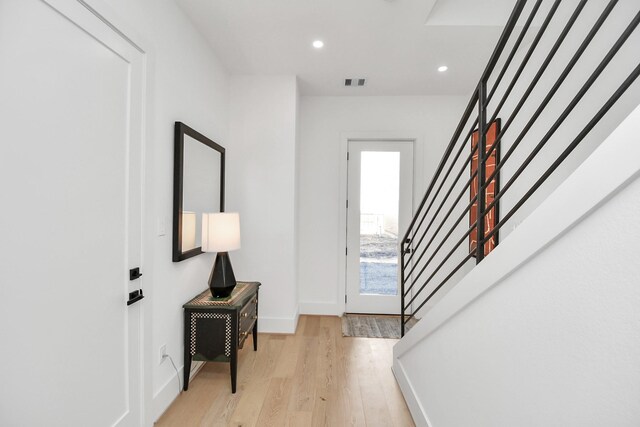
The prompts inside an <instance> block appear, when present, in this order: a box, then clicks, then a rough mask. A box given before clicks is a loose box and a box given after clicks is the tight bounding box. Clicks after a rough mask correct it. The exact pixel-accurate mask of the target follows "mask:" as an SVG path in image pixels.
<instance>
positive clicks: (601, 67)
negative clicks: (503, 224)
mask: <svg viewBox="0 0 640 427" xmlns="http://www.w3.org/2000/svg"><path fill="white" fill-rule="evenodd" d="M638 23H640V12H639V13H638V14H636V16H635V17H634V18H633V20H632V21H631V23H630V24H629V25H628V26H627V28H625V31H624V32H623V33H622V35H621V36H620V37H619V38H618V40H617V41H616V43H615V44H614V46H613V47H612V48H611V50H610V51H609V52H608V53H607V55H605V57H604V59H603V60H602V61H601V62H600V64H598V67H597V68H596V69H595V70H594V71H593V73H591V75H590V76H589V78H588V79H587V81H586V82H585V84H584V85H582V87H581V88H580V90H579V91H578V93H577V94H576V95H575V96H574V97H573V99H572V100H571V102H570V103H569V105H568V106H567V107H566V108H565V109H564V111H562V114H560V116H559V117H558V119H557V120H556V121H555V122H554V123H553V125H552V126H551V127H550V128H549V130H548V131H547V133H546V134H545V135H544V137H543V138H542V140H540V142H539V143H538V145H536V147H535V148H534V149H533V150H532V151H531V153H529V155H528V156H527V158H526V159H525V160H524V162H523V163H522V164H521V165H520V167H519V168H518V169H517V170H516V171H515V173H514V174H513V176H512V177H511V178H510V179H509V181H507V183H506V184H505V185H504V187H502V188H501V189H500V191H499V192H498V193H496V194H495V195H494V199H493V201H492V202H491V203H490V204H489V206H488V207H487V211H488V210H489V209H491V208H492V207H493V206H495V205H496V203H497V202H498V200H500V198H501V197H502V196H503V195H504V194H505V193H506V192H507V190H509V188H510V187H511V186H512V185H513V183H514V182H515V181H516V180H517V179H518V177H519V176H520V175H521V174H522V172H524V170H525V168H526V167H527V166H528V165H529V163H531V161H533V159H534V158H535V157H536V156H537V154H538V153H539V152H540V150H542V148H543V147H544V146H545V145H546V143H547V142H548V141H549V139H550V138H551V137H552V136H553V134H554V133H555V132H556V131H557V130H558V128H559V127H560V126H561V125H562V123H563V122H564V121H565V120H566V118H567V117H568V116H569V114H570V113H571V112H572V111H573V109H574V108H575V107H576V105H578V103H579V102H580V100H581V99H582V98H583V97H584V95H585V94H586V93H587V91H588V90H589V88H591V86H592V85H593V83H594V82H595V81H596V80H597V79H598V77H599V76H600V74H602V72H603V71H604V69H605V68H606V67H607V65H609V63H610V62H611V60H612V59H613V57H614V56H615V55H616V53H618V51H619V50H620V48H621V47H622V45H623V44H624V43H625V42H626V40H627V39H628V38H629V36H630V35H631V33H633V31H634V30H635V28H636V27H637V26H638ZM514 144H515V142H514ZM511 148H513V146H512V147H511ZM511 148H510V149H509V151H510V153H508V154H511V152H513V150H512V149H511ZM505 161H506V156H505V159H503V161H502V162H500V165H496V171H498V170H499V167H501V166H503V165H504V162H505ZM496 171H494V172H493V173H492V176H494V175H496ZM489 182H490V181H489Z"/></svg>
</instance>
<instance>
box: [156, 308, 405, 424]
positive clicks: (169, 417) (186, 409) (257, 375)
mask: <svg viewBox="0 0 640 427" xmlns="http://www.w3.org/2000/svg"><path fill="white" fill-rule="evenodd" d="M395 342H396V340H392V339H381V338H347V337H343V336H342V332H341V324H340V318H339V317H329V316H301V317H300V323H299V324H298V330H297V332H296V334H295V335H275V334H260V335H259V337H258V351H257V352H254V351H253V345H252V343H251V341H250V339H247V342H246V344H245V346H244V349H243V350H240V353H239V364H238V390H237V392H236V394H231V383H230V379H229V365H228V364H226V363H207V364H206V365H205V366H204V367H203V368H202V370H201V371H200V372H199V373H198V375H197V376H196V377H195V378H194V379H193V380H192V381H191V382H190V383H189V390H188V391H187V392H184V393H182V394H181V395H180V396H178V398H177V399H176V401H175V402H174V403H173V404H172V405H171V407H169V409H168V410H167V411H166V412H165V414H164V415H163V416H162V417H161V418H160V420H158V422H157V424H156V426H160V427H164V426H172V427H173V426H242V427H251V426H278V427H280V426H301V427H307V426H331V427H334V426H338V427H339V426H384V427H390V426H398V427H408V426H413V425H414V424H413V421H412V419H411V415H410V414H409V410H408V409H407V406H406V404H405V402H404V399H403V397H402V394H401V393H400V389H399V387H398V385H397V383H396V381H395V378H394V376H393V373H392V372H391V363H392V346H393V344H395Z"/></svg>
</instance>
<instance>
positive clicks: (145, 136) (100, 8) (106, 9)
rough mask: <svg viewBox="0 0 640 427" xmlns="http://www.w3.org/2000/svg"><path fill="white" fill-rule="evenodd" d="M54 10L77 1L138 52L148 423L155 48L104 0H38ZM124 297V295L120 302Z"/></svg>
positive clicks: (144, 415)
mask: <svg viewBox="0 0 640 427" xmlns="http://www.w3.org/2000/svg"><path fill="white" fill-rule="evenodd" d="M41 1H42V2H43V3H45V4H47V5H48V6H50V7H51V8H53V9H54V10H57V11H59V12H60V13H61V14H62V15H65V16H66V13H65V11H66V10H68V8H69V7H70V6H71V5H72V4H74V3H77V4H79V5H80V6H81V7H84V8H85V9H87V10H88V11H89V12H91V13H92V14H93V15H95V16H96V17H97V18H98V19H99V20H100V21H102V22H103V23H104V24H105V25H106V26H107V27H109V28H110V29H111V30H113V32H114V33H116V34H117V35H118V36H120V37H121V38H122V39H123V40H124V41H125V42H127V43H129V44H131V46H133V47H134V48H135V49H136V50H137V51H138V52H140V55H141V61H140V62H141V67H142V72H141V86H142V88H141V89H142V104H141V110H142V111H141V122H142V123H141V130H142V135H141V141H140V149H141V170H140V183H141V189H140V192H141V206H140V233H141V236H140V241H141V247H140V268H141V270H144V275H145V281H144V284H143V287H144V292H145V299H144V304H142V305H140V307H139V310H140V317H141V319H140V336H141V338H142V341H141V343H140V363H141V367H140V368H141V369H140V386H141V396H140V402H139V403H140V425H141V426H146V425H151V424H153V422H154V421H155V419H154V414H153V383H152V379H153V377H152V376H153V367H154V364H153V351H152V343H153V341H152V334H151V330H152V318H151V314H152V313H153V295H154V292H153V286H152V284H153V283H154V277H153V276H154V274H153V269H152V266H153V265H154V263H153V243H154V239H153V238H154V229H153V224H154V223H155V222H154V214H153V212H152V210H151V209H149V208H150V207H151V206H153V200H154V194H153V192H152V191H151V190H152V189H153V187H152V185H151V183H153V182H154V181H153V168H151V167H150V165H153V158H154V153H153V145H152V144H148V143H147V142H148V141H153V140H154V135H153V133H154V132H153V126H152V123H153V120H151V119H152V118H153V114H154V110H153V100H154V98H155V97H154V93H153V76H154V75H155V74H154V73H155V57H156V53H155V49H154V48H153V44H152V43H151V42H150V41H149V40H148V39H146V38H145V37H143V36H142V35H141V34H140V33H139V32H138V31H137V30H135V26H133V25H131V24H130V23H129V22H128V21H127V20H126V19H124V18H123V17H122V16H121V15H119V14H118V13H117V12H116V11H114V9H113V8H112V7H111V6H110V5H109V4H108V3H106V2H105V1H104V0H41ZM124 302H125V300H124V299H123V303H124Z"/></svg>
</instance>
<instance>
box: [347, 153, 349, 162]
mask: <svg viewBox="0 0 640 427" xmlns="http://www.w3.org/2000/svg"><path fill="white" fill-rule="evenodd" d="M347 161H349V152H348V151H347Z"/></svg>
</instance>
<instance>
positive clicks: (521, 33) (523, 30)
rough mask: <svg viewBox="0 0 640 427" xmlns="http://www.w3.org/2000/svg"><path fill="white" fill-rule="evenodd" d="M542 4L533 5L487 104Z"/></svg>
mask: <svg viewBox="0 0 640 427" xmlns="http://www.w3.org/2000/svg"><path fill="white" fill-rule="evenodd" d="M541 4H542V0H538V1H536V4H535V5H533V9H531V13H529V17H528V18H527V21H526V22H525V24H524V26H523V27H522V30H520V34H519V35H518V38H517V39H516V42H515V43H514V44H513V47H512V48H511V52H510V53H509V56H508V57H507V59H506V60H505V61H504V64H503V66H502V69H501V70H500V73H499V74H498V77H496V81H495V82H494V83H493V89H491V92H489V95H488V96H487V104H489V102H490V101H491V98H493V94H494V93H495V92H496V89H498V86H499V85H500V82H501V81H502V78H503V77H504V74H505V73H506V72H507V69H508V68H509V65H511V61H513V58H514V57H515V56H516V52H517V51H518V49H519V48H520V44H521V43H522V40H524V36H526V35H527V32H528V31H529V27H530V26H531V23H532V22H533V18H535V16H536V14H537V13H538V9H540V5H541ZM489 123H491V122H489Z"/></svg>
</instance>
